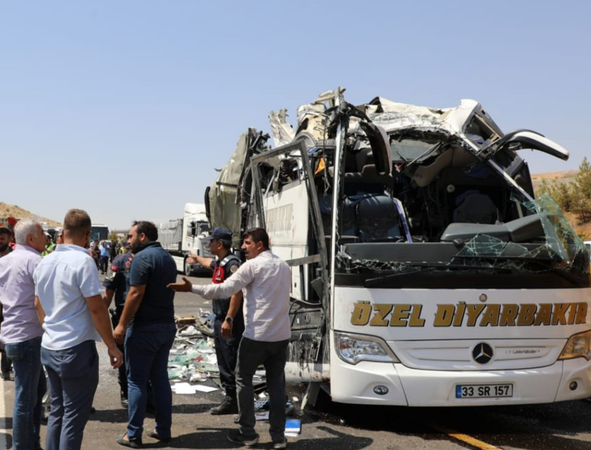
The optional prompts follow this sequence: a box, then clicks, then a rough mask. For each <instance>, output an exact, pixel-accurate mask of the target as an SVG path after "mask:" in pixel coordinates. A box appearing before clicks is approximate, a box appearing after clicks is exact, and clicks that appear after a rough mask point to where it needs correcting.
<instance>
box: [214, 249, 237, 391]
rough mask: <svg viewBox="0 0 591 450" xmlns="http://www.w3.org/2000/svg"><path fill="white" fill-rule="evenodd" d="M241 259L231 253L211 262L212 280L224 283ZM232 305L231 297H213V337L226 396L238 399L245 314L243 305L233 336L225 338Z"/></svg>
mask: <svg viewBox="0 0 591 450" xmlns="http://www.w3.org/2000/svg"><path fill="white" fill-rule="evenodd" d="M239 266H240V260H239V259H238V257H237V256H235V255H234V254H232V253H230V254H229V255H227V256H226V257H225V258H222V260H221V261H220V260H216V261H213V262H212V263H211V268H212V270H213V276H212V282H213V283H215V284H219V283H223V282H224V280H226V279H227V278H228V277H230V276H231V275H232V274H233V273H234V272H236V270H237V269H238V267H239ZM229 307H230V299H229V298H221V299H220V298H216V299H213V313H214V314H215V321H214V323H213V331H214V334H213V339H214V343H215V353H216V357H217V360H218V367H219V369H220V381H221V383H222V387H223V388H224V390H225V391H226V396H228V397H230V398H232V399H234V400H235V399H236V373H235V370H236V361H237V358H238V347H239V346H240V341H241V340H242V333H243V332H244V316H243V314H242V307H240V308H239V309H238V312H237V313H236V317H234V322H233V323H234V325H233V327H232V336H231V337H229V338H225V337H223V336H222V324H223V323H224V320H225V319H226V316H227V315H228V309H229Z"/></svg>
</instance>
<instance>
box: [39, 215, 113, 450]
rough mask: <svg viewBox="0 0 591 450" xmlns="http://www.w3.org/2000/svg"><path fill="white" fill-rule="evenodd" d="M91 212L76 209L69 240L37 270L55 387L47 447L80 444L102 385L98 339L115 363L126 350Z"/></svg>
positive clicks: (66, 233) (68, 222)
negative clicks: (96, 256)
mask: <svg viewBox="0 0 591 450" xmlns="http://www.w3.org/2000/svg"><path fill="white" fill-rule="evenodd" d="M90 226H91V222H90V217H89V216H88V214H87V213H86V212H85V211H82V210H80V209H71V210H70V211H68V212H67V213H66V217H65V218H64V230H63V239H64V243H63V244H61V245H58V246H57V247H56V249H55V251H54V252H52V253H51V254H50V255H48V256H46V257H45V258H43V261H41V262H40V263H39V265H38V266H37V269H36V270H35V274H34V279H35V295H36V297H37V298H36V299H35V305H36V307H37V313H38V314H39V318H40V320H41V322H43V329H44V330H45V333H44V334H43V338H42V341H41V362H42V363H43V365H44V366H45V368H46V369H47V374H48V376H49V385H50V387H51V389H50V392H51V401H50V404H51V409H50V412H49V418H48V421H47V437H46V450H60V449H65V448H67V449H70V450H76V449H80V447H81V445H82V435H83V432H84V427H85V426H86V422H87V421H88V418H89V416H90V411H91V408H92V400H93V398H94V393H95V391H96V387H97V385H98V368H99V367H98V366H99V365H98V353H97V351H96V343H95V341H100V340H101V338H102V340H103V341H104V343H105V345H106V346H107V349H108V353H109V357H110V359H111V366H113V367H114V368H117V367H119V366H120V365H121V363H122V362H123V355H122V353H121V351H119V349H118V348H117V345H116V343H115V340H114V339H113V334H112V331H111V322H110V320H109V313H108V311H107V306H106V305H105V303H104V302H103V298H102V295H101V294H102V290H103V288H102V286H101V283H100V281H99V277H98V272H97V270H96V266H95V264H94V261H93V259H92V258H91V256H90V255H89V254H88V251H87V250H86V249H85V248H84V247H85V246H86V244H88V240H89V238H90Z"/></svg>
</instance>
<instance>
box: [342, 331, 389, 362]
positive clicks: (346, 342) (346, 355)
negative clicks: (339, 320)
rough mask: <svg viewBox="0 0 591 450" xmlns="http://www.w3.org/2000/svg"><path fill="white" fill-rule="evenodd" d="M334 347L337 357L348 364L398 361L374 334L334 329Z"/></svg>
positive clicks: (386, 345)
mask: <svg viewBox="0 0 591 450" xmlns="http://www.w3.org/2000/svg"><path fill="white" fill-rule="evenodd" d="M334 339H335V349H336V352H337V355H339V358H341V359H342V360H343V361H345V362H346V363H349V364H357V363H359V362H361V361H376V362H388V363H394V362H399V361H398V358H396V355H394V353H393V352H392V350H390V347H388V344H386V343H385V342H384V341H383V340H382V339H380V338H377V337H374V336H365V335H359V334H350V333H340V332H338V331H335V333H334Z"/></svg>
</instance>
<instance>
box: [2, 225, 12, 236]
mask: <svg viewBox="0 0 591 450" xmlns="http://www.w3.org/2000/svg"><path fill="white" fill-rule="evenodd" d="M0 234H7V235H8V236H12V231H10V228H8V227H0Z"/></svg>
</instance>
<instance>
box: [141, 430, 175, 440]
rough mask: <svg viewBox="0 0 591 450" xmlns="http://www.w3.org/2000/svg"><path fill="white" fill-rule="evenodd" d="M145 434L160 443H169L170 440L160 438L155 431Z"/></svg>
mask: <svg viewBox="0 0 591 450" xmlns="http://www.w3.org/2000/svg"><path fill="white" fill-rule="evenodd" d="M146 434H147V435H148V436H150V437H151V438H154V439H157V440H159V441H160V442H170V439H171V438H163V437H160V435H159V434H158V433H156V432H155V431H152V430H150V431H148V432H146Z"/></svg>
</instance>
